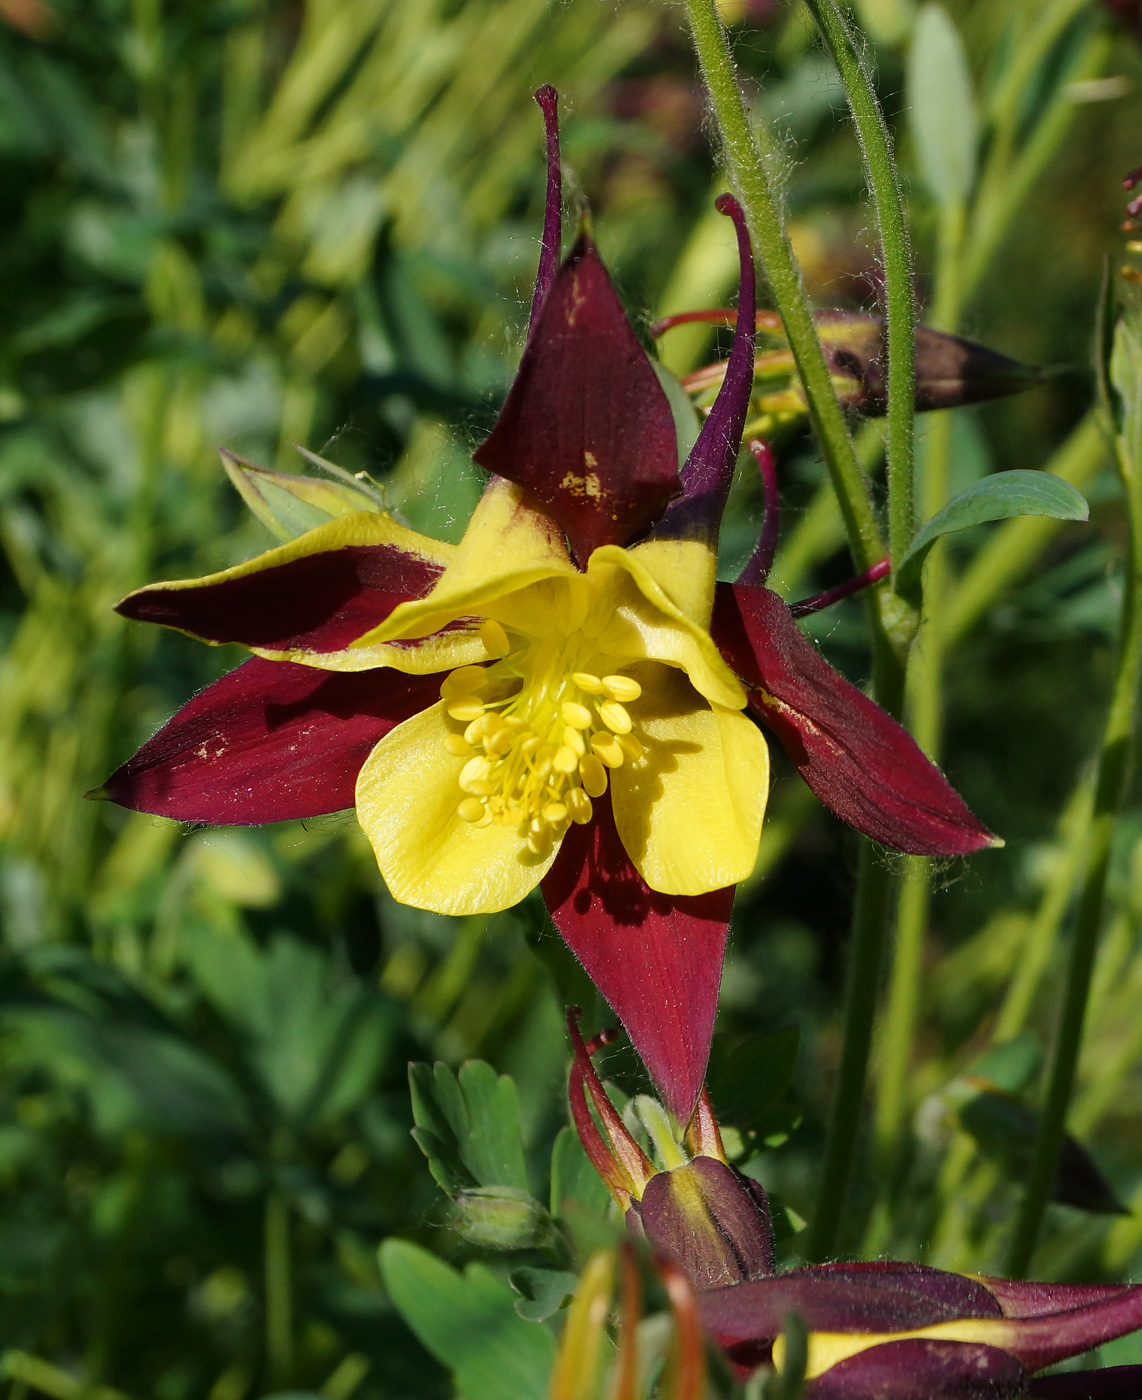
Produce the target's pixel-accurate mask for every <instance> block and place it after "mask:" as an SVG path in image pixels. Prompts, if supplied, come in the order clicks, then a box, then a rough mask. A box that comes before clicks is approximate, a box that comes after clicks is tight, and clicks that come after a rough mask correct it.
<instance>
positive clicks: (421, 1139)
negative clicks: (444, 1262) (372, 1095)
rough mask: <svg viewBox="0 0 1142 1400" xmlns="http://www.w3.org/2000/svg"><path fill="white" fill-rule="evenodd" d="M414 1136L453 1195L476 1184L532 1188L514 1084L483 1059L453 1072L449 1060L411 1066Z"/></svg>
mask: <svg viewBox="0 0 1142 1400" xmlns="http://www.w3.org/2000/svg"><path fill="white" fill-rule="evenodd" d="M408 1078H409V1088H410V1090H411V1091H412V1116H413V1120H414V1122H415V1124H416V1127H415V1128H414V1129H413V1134H412V1135H413V1137H414V1138H415V1139H416V1142H417V1145H418V1146H419V1147H420V1150H421V1151H422V1152H423V1153H424V1155H425V1156H426V1157H427V1158H428V1165H429V1167H430V1169H431V1171H432V1175H433V1176H434V1177H435V1178H436V1181H437V1182H438V1184H439V1185H440V1186H441V1187H443V1189H444V1190H445V1191H447V1192H448V1194H449V1195H450V1196H455V1195H457V1193H458V1192H460V1191H463V1190H467V1189H471V1188H473V1187H477V1186H510V1187H512V1188H513V1189H515V1190H517V1191H521V1192H527V1191H528V1190H529V1189H530V1188H529V1185H528V1180H527V1167H526V1165H525V1163H524V1156H523V1137H522V1133H521V1130H520V1121H519V1102H518V1100H517V1098H516V1091H515V1084H514V1082H513V1081H512V1079H511V1077H510V1076H509V1075H506V1074H501V1075H497V1074H496V1072H495V1070H494V1069H493V1068H492V1067H491V1065H489V1064H485V1063H484V1061H483V1060H469V1061H467V1063H465V1064H463V1065H461V1066H460V1073H459V1075H454V1074H453V1073H452V1071H451V1070H450V1069H449V1068H448V1066H447V1065H445V1064H440V1063H438V1064H437V1065H436V1066H435V1068H433V1069H430V1068H429V1067H428V1065H425V1064H411V1065H409V1067H408Z"/></svg>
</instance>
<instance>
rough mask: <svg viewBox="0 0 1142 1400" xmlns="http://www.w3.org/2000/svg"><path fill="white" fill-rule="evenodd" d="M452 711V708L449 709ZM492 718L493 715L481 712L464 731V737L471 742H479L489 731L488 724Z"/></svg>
mask: <svg viewBox="0 0 1142 1400" xmlns="http://www.w3.org/2000/svg"><path fill="white" fill-rule="evenodd" d="M448 713H449V714H451V713H452V711H451V710H449V711H448ZM491 720H492V716H491V715H487V714H484V713H482V712H481V713H480V714H479V715H478V716H477V717H476V718H475V719H474V720H473V721H472V723H471V724H470V725H469V726H468V728H467V729H465V731H464V738H465V740H466V741H467V742H468V743H469V744H478V743H479V742H480V740H481V739H482V738H483V737H484V735H485V734H486V733H487V732H488V725H489V723H490V722H491Z"/></svg>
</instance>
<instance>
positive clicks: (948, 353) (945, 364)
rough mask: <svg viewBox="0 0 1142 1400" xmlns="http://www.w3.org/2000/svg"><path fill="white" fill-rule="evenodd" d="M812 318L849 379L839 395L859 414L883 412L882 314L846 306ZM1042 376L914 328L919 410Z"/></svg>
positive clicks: (1000, 391) (1025, 384)
mask: <svg viewBox="0 0 1142 1400" xmlns="http://www.w3.org/2000/svg"><path fill="white" fill-rule="evenodd" d="M816 322H817V330H818V333H819V334H820V337H821V344H822V347H823V349H824V351H825V359H826V360H827V362H828V364H829V367H830V368H831V369H832V371H833V374H834V375H835V376H837V377H838V378H841V379H843V380H848V381H850V382H851V387H850V388H848V389H847V390H846V388H845V387H844V386H841V387H840V393H841V397H842V399H843V400H844V401H845V402H847V403H849V404H850V405H851V406H852V407H853V408H855V409H857V410H858V411H859V412H861V413H865V414H869V415H871V416H876V415H879V414H883V413H884V412H885V411H886V409H887V406H888V398H887V392H888V390H887V382H886V379H885V372H886V367H887V364H888V354H887V342H886V337H885V326H884V321H883V319H882V318H881V317H879V316H862V315H859V314H857V313H855V312H848V311H821V312H818V313H817V316H816ZM1040 378H1041V376H1040V372H1039V370H1037V369H1035V368H1033V367H1031V366H1029V365H1024V364H1020V363H1019V361H1018V360H1012V359H1010V358H1008V356H1006V355H1001V354H999V353H998V352H997V351H995V350H989V349H988V348H987V346H985V345H977V344H976V343H975V342H974V341H971V340H963V339H962V338H961V337H960V336H958V335H948V334H946V333H945V332H943V331H936V330H932V329H931V327H930V326H917V327H916V408H917V409H918V410H921V411H923V410H925V409H932V408H955V407H957V406H958V405H960V404H968V403H981V402H983V401H984V400H985V399H995V398H1002V397H1003V396H1004V395H1005V394H1018V393H1020V392H1021V391H1022V390H1024V389H1029V388H1030V387H1031V386H1032V385H1034V384H1037V383H1038V382H1039V380H1040Z"/></svg>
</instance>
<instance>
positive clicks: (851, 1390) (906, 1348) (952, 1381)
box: [802, 1338, 1027, 1400]
mask: <svg viewBox="0 0 1142 1400" xmlns="http://www.w3.org/2000/svg"><path fill="white" fill-rule="evenodd" d="M1026 1383H1027V1374H1026V1372H1025V1370H1024V1369H1023V1367H1022V1366H1021V1365H1020V1364H1019V1361H1018V1360H1017V1359H1016V1357H1014V1356H1012V1355H1011V1353H1010V1352H1007V1351H1003V1350H1002V1349H1001V1348H999V1347H989V1346H984V1345H982V1344H981V1343H979V1342H940V1341H932V1340H929V1339H921V1338H916V1339H913V1340H910V1341H900V1342H884V1343H882V1344H881V1345H880V1346H876V1347H869V1349H868V1350H867V1351H861V1352H857V1354H856V1355H855V1356H850V1357H847V1358H846V1359H845V1360H844V1361H839V1362H838V1363H837V1364H836V1365H835V1366H830V1367H829V1369H828V1370H827V1371H825V1372H824V1374H823V1375H820V1376H816V1377H815V1378H814V1379H813V1380H811V1381H809V1382H808V1384H807V1385H806V1386H805V1389H804V1390H803V1391H802V1394H803V1396H804V1397H805V1400H872V1397H875V1400H1017V1397H1018V1396H1021V1395H1025V1394H1026V1393H1027V1391H1026Z"/></svg>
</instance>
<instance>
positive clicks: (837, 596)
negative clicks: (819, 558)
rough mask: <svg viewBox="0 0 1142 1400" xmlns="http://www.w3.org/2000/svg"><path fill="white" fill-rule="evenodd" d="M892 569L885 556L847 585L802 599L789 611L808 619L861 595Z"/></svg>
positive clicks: (792, 605)
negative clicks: (834, 605)
mask: <svg viewBox="0 0 1142 1400" xmlns="http://www.w3.org/2000/svg"><path fill="white" fill-rule="evenodd" d="M891 569H892V561H891V559H889V558H888V556H887V555H885V557H884V558H883V559H881V560H880V561H879V562H878V563H876V564H874V565H873V566H872V568H871V569H865V571H864V573H863V574H857V576H856V578H851V579H849V581H848V582H847V583H838V584H837V586H836V588H827V589H826V590H825V591H824V593H815V594H814V595H813V597H812V598H802V599H801V601H800V602H799V603H790V604H789V611H790V612H791V613H792V614H793V616H794V617H808V616H809V614H810V613H815V612H820V611H821V609H822V608H827V607H831V606H832V604H833V603H839V602H840V601H841V599H842V598H848V597H849V596H850V595H851V594H853V593H859V592H860V590H861V589H862V588H867V587H868V586H869V584H870V583H876V582H877V581H878V580H879V579H882V578H884V576H885V575H886V574H887V573H889V572H890V571H891Z"/></svg>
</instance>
